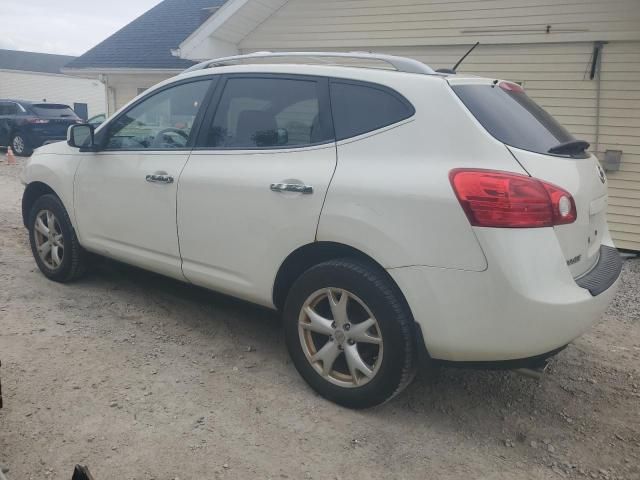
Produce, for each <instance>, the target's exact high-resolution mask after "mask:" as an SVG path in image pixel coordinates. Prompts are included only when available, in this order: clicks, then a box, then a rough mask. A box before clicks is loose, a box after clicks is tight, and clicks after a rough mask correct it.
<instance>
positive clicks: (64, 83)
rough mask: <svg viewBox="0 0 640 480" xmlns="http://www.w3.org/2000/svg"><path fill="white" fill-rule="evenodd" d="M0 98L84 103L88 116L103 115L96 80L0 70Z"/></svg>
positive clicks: (102, 94)
mask: <svg viewBox="0 0 640 480" xmlns="http://www.w3.org/2000/svg"><path fill="white" fill-rule="evenodd" d="M0 98H16V99H20V100H36V101H40V100H45V99H46V101H47V102H50V103H64V104H66V105H69V106H71V107H72V108H73V104H74V103H86V104H87V106H88V109H89V116H90V117H91V116H93V115H98V114H99V113H104V112H105V109H106V99H105V88H104V85H103V84H102V83H100V82H99V81H98V80H90V79H86V78H78V77H69V76H67V75H55V74H47V73H31V72H19V71H15V70H0Z"/></svg>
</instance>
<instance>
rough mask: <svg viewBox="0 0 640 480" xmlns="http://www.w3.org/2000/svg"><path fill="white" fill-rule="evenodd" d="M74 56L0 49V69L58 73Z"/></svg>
mask: <svg viewBox="0 0 640 480" xmlns="http://www.w3.org/2000/svg"><path fill="white" fill-rule="evenodd" d="M74 58H76V57H71V56H69V55H53V54H51V53H37V52H22V51H19V50H2V49H0V69H2V70H21V71H24V72H42V73H58V74H59V73H61V72H60V69H61V68H62V67H63V66H65V65H66V64H67V63H69V62H70V61H72V60H73V59H74Z"/></svg>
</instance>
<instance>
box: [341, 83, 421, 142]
mask: <svg viewBox="0 0 640 480" xmlns="http://www.w3.org/2000/svg"><path fill="white" fill-rule="evenodd" d="M331 108H332V110H333V123H334V127H335V130H336V139H337V140H344V139H346V138H351V137H355V136H358V135H362V134H363V133H368V132H372V131H374V130H378V129H379V128H383V127H386V126H388V125H392V124H394V123H398V122H400V121H402V120H405V119H407V118H409V117H411V116H413V114H414V113H415V109H414V108H413V105H411V103H409V101H408V100H407V99H405V98H404V97H403V96H402V95H400V94H399V93H398V92H396V91H394V90H391V89H390V88H387V87H383V86H382V85H375V84H370V83H362V82H345V81H340V80H332V81H331Z"/></svg>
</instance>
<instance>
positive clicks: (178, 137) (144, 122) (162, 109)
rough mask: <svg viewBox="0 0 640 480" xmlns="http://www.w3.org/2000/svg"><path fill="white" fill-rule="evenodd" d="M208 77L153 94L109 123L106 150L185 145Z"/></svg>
mask: <svg viewBox="0 0 640 480" xmlns="http://www.w3.org/2000/svg"><path fill="white" fill-rule="evenodd" d="M210 85H211V81H210V80H200V81H197V82H190V83H183V84H181V85H177V86H175V87H170V88H167V89H166V90H162V91H160V92H159V93H155V94H152V95H151V96H150V97H147V98H145V99H144V100H142V102H140V103H138V104H136V105H135V106H134V107H132V108H131V109H130V110H129V111H127V112H125V113H124V114H123V115H121V116H120V117H118V118H117V119H116V120H115V121H114V123H113V124H111V125H110V126H109V129H108V133H107V138H106V141H105V144H104V145H105V149H107V150H141V149H151V150H171V149H176V148H186V147H187V145H188V143H189V139H190V137H191V133H192V129H193V125H194V123H195V120H196V116H197V114H198V111H199V110H200V107H201V105H202V102H203V100H204V97H205V95H206V93H207V90H208V89H209V86H210Z"/></svg>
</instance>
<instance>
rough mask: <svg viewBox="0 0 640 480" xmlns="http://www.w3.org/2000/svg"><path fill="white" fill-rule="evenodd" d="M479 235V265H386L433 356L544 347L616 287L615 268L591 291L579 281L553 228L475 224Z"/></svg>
mask: <svg viewBox="0 0 640 480" xmlns="http://www.w3.org/2000/svg"><path fill="white" fill-rule="evenodd" d="M476 235H477V236H478V240H479V241H480V243H481V244H482V246H483V250H484V251H485V254H486V256H487V262H488V265H489V267H488V268H487V270H485V271H484V272H471V271H464V270H454V269H444V268H433V267H405V268H397V269H390V270H389V273H390V275H391V276H392V277H393V278H394V280H395V281H396V282H397V284H398V285H399V287H400V288H401V290H402V291H403V293H404V294H405V297H406V299H407V302H408V303H409V306H410V308H411V310H412V313H413V315H414V318H415V320H416V322H418V323H419V325H420V328H421V330H422V333H423V336H424V341H425V345H426V348H427V350H428V352H429V354H430V356H431V357H432V358H434V359H440V360H450V361H456V362H496V361H505V360H514V359H522V358H528V357H535V356H538V355H542V354H545V352H550V351H553V350H556V349H558V348H561V347H562V346H564V345H566V344H568V343H570V342H571V341H572V340H574V339H575V338H577V337H579V336H580V335H582V334H583V333H584V332H586V331H587V330H588V329H589V328H591V327H592V326H593V325H594V324H595V323H597V322H598V321H599V320H600V318H601V316H602V314H603V313H604V311H605V310H606V308H607V306H608V305H609V303H610V301H611V300H612V298H613V296H614V295H615V293H616V290H617V282H618V277H619V274H620V269H619V267H615V268H614V269H613V271H614V272H615V271H616V270H617V273H616V274H615V275H614V276H610V277H608V280H607V282H606V283H608V288H606V289H604V290H603V291H602V292H600V293H599V294H598V295H596V296H594V295H592V294H591V293H590V291H589V290H587V289H586V288H582V287H581V286H580V285H578V284H577V283H576V281H575V280H574V279H573V277H572V276H571V274H570V272H569V269H568V268H567V266H566V260H565V258H564V256H563V254H562V251H561V250H560V247H559V245H558V242H557V240H556V237H555V235H554V234H553V231H552V229H544V228H542V229H536V230H527V231H523V230H517V229H513V230H503V229H476ZM609 248H612V247H609ZM610 261H612V262H614V263H616V264H617V262H619V260H618V261H616V260H615V258H614V260H610ZM601 262H603V263H602V265H600V266H596V267H595V268H594V270H593V271H594V272H596V271H602V270H604V269H605V268H606V269H608V268H609V267H610V265H609V264H607V263H605V258H604V257H603V256H601ZM619 266H621V263H620V265H619ZM583 278H585V277H583ZM601 285H604V283H602V284H601Z"/></svg>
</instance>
